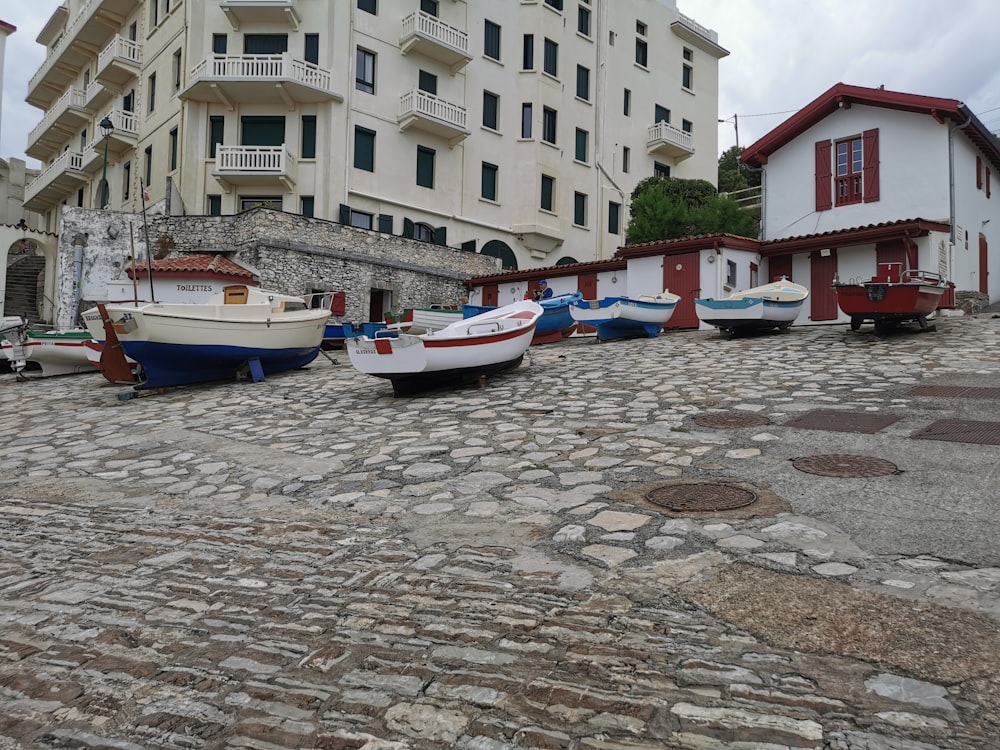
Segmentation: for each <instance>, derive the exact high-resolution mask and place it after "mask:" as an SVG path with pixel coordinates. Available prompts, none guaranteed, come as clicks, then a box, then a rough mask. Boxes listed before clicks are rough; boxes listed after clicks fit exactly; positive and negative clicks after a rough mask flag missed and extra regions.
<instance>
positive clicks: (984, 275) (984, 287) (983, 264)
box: [979, 172, 990, 294]
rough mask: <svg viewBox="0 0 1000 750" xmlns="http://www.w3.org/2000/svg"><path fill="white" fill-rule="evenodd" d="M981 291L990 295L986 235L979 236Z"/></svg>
mask: <svg viewBox="0 0 1000 750" xmlns="http://www.w3.org/2000/svg"><path fill="white" fill-rule="evenodd" d="M987 174H989V172H987ZM979 291H980V292H981V293H982V294H989V293H990V264H989V253H987V252H986V235H983V234H981V235H979Z"/></svg>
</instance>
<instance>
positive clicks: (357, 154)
mask: <svg viewBox="0 0 1000 750" xmlns="http://www.w3.org/2000/svg"><path fill="white" fill-rule="evenodd" d="M354 167H355V168H356V169H363V170H365V171H366V172H374V171H375V131H374V130H369V129H368V128H362V127H360V126H355V128H354Z"/></svg>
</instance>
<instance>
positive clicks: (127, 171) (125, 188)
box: [122, 161, 132, 201]
mask: <svg viewBox="0 0 1000 750" xmlns="http://www.w3.org/2000/svg"><path fill="white" fill-rule="evenodd" d="M131 194H132V162H130V161H127V162H125V163H124V164H122V200H123V201H127V200H128V197H129V195H131Z"/></svg>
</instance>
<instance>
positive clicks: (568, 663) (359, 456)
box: [0, 315, 1000, 750]
mask: <svg viewBox="0 0 1000 750" xmlns="http://www.w3.org/2000/svg"><path fill="white" fill-rule="evenodd" d="M998 339H1000V319H997V318H996V317H993V316H990V315H980V316H975V317H961V318H947V319H944V320H942V321H940V322H939V323H938V325H937V330H936V331H935V332H929V333H922V334H921V333H915V332H910V331H904V332H900V333H896V334H892V335H886V336H882V337H877V336H875V335H874V334H872V333H870V332H866V330H864V329H863V330H862V331H860V332H851V331H849V330H847V327H846V326H840V325H838V326H824V327H814V328H805V329H794V330H792V331H791V332H790V333H788V334H785V335H781V334H774V335H760V336H754V337H747V338H739V339H735V340H726V339H723V338H721V337H720V336H719V335H718V334H717V333H715V332H706V331H691V332H668V333H665V334H663V335H661V336H660V337H658V338H656V339H652V340H643V341H627V342H609V343H605V344H598V343H596V342H595V341H593V340H589V339H585V340H567V341H564V342H562V343H560V344H554V345H547V346H542V347H535V348H533V349H532V350H531V351H530V353H529V357H528V359H527V360H526V361H525V363H524V364H523V365H522V366H521V367H520V368H519V369H517V370H516V371H514V372H512V373H509V374H507V375H504V376H498V377H496V378H493V379H491V380H490V381H489V382H488V383H487V384H486V387H485V388H481V389H475V388H470V389H464V390H455V391H448V392H443V393H436V394H430V395H427V396H423V397H415V398H400V399H397V398H394V397H393V396H392V392H391V388H390V386H389V384H388V383H387V382H385V381H380V380H377V379H374V378H370V377H368V376H364V375H361V374H360V373H357V372H356V371H354V370H353V368H351V367H350V365H349V363H348V360H347V357H346V354H345V353H337V355H338V362H337V363H331V362H329V361H327V360H325V359H323V358H320V359H318V360H317V361H316V362H315V363H313V364H312V365H311V366H310V367H309V368H307V369H306V370H302V371H298V372H294V373H287V374H284V375H281V376H274V377H271V378H269V379H268V380H267V381H266V382H264V383H258V384H254V383H225V384H219V385H213V386H206V387H196V388H194V387H192V388H182V389H173V390H169V391H166V392H160V393H152V394H148V395H145V396H144V397H142V398H135V399H132V400H120V399H119V398H118V394H120V393H122V392H123V391H124V390H125V389H124V388H123V387H122V386H114V385H110V384H107V383H105V382H104V381H103V379H102V378H101V377H100V376H99V375H96V374H95V375H80V376H70V377H66V378H56V379H48V380H39V381H32V382H27V383H17V382H15V381H13V380H12V379H8V380H4V381H3V382H0V406H2V409H3V414H4V419H3V430H4V440H3V441H2V443H0V506H2V513H0V748H22V747H32V748H35V747H38V748H45V747H72V748H152V747H156V748H161V747H162V748H253V749H266V748H278V747H281V748H284V747H304V748H365V749H366V750H376V749H379V750H381V749H388V748H440V747H455V748H463V749H466V750H494V749H498V748H566V749H571V748H572V749H581V750H611V749H616V748H621V749H623V750H624V749H626V748H628V749H634V750H638V749H640V748H738V749H740V750H758V749H766V750H776V749H777V748H786V747H787V748H831V749H833V750H930V749H932V748H940V749H942V750H943V749H946V748H974V749H976V750H979V749H981V748H996V747H1000V740H998V739H997V738H998V737H1000V678H998V675H1000V663H998V662H1000V636H998V620H1000V552H998V548H997V541H996V540H997V539H1000V507H998V506H1000V503H998V502H997V501H998V494H1000V493H998V490H997V486H998V481H997V479H998V469H997V466H998V465H1000V464H998V460H997V459H998V457H1000V446H998V445H981V444H975V443H955V442H949V441H941V440H927V439H919V438H918V437H914V435H915V434H916V433H917V432H918V431H920V430H922V429H924V428H926V427H927V426H928V425H929V424H931V423H933V422H935V421H937V420H941V419H955V418H958V419H966V420H976V421H978V422H980V423H981V424H986V423H993V424H994V428H995V427H996V423H1000V399H998V398H997V397H996V395H995V393H994V395H993V397H992V398H989V397H987V398H968V397H961V396H955V395H953V394H952V395H948V394H946V395H945V396H921V395H914V394H913V393H911V391H912V390H913V388H914V387H915V386H918V385H928V384H934V385H956V384H957V385H967V386H985V387H993V388H997V387H1000V357H998V348H997V347H998ZM821 408H822V409H835V410H839V411H842V412H844V413H856V414H866V415H872V414H875V415H882V416H888V417H892V418H893V419H894V420H895V421H893V419H890V420H886V421H887V422H888V423H887V424H885V425H884V426H882V427H881V428H879V429H877V430H874V431H869V432H857V431H855V432H849V431H830V430H826V429H806V428H801V427H794V426H791V425H789V424H788V423H789V422H791V421H792V420H793V419H795V418H796V417H799V416H802V415H803V414H806V413H810V412H812V411H813V410H815V409H821ZM709 414H715V415H729V416H732V415H757V416H758V417H760V418H761V420H760V421H761V422H762V424H761V425H759V426H742V427H714V428H713V427H704V426H701V425H699V424H698V423H697V421H696V419H697V418H698V417H704V416H705V415H709ZM820 426H823V425H820ZM992 434H994V435H996V430H995V429H994V432H993V433H992ZM810 456H841V457H842V456H855V457H860V458H862V459H864V460H865V461H867V462H872V461H883V462H886V461H888V462H890V464H891V468H892V469H895V470H894V471H890V473H888V474H884V475H871V476H863V477H851V476H840V477H829V476H823V475H816V474H811V473H807V472H803V471H800V470H798V469H797V468H795V465H794V461H793V459H796V458H801V457H810ZM827 460H830V459H827ZM832 460H834V461H835V462H836V461H837V460H843V459H832ZM706 485H711V486H713V487H727V488H735V489H739V490H744V491H746V492H749V493H752V496H753V497H756V498H757V500H756V502H754V503H752V504H750V505H748V506H745V507H742V508H735V509H730V510H720V511H717V512H705V511H689V512H686V513H685V512H676V511H672V510H670V508H669V507H666V506H664V505H662V504H657V503H655V502H651V501H650V497H651V495H650V493H651V492H652V493H653V495H652V497H659V496H658V495H656V493H655V492H654V491H655V490H660V489H661V488H667V487H673V488H676V487H678V486H682V487H684V486H691V487H704V486H706ZM709 489H711V487H710V488H709ZM737 494H739V493H737Z"/></svg>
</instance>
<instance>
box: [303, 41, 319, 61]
mask: <svg viewBox="0 0 1000 750" xmlns="http://www.w3.org/2000/svg"><path fill="white" fill-rule="evenodd" d="M302 56H303V58H304V59H305V61H306V62H307V63H312V64H313V65H319V34H306V36H305V40H304V42H303V46H302Z"/></svg>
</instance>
